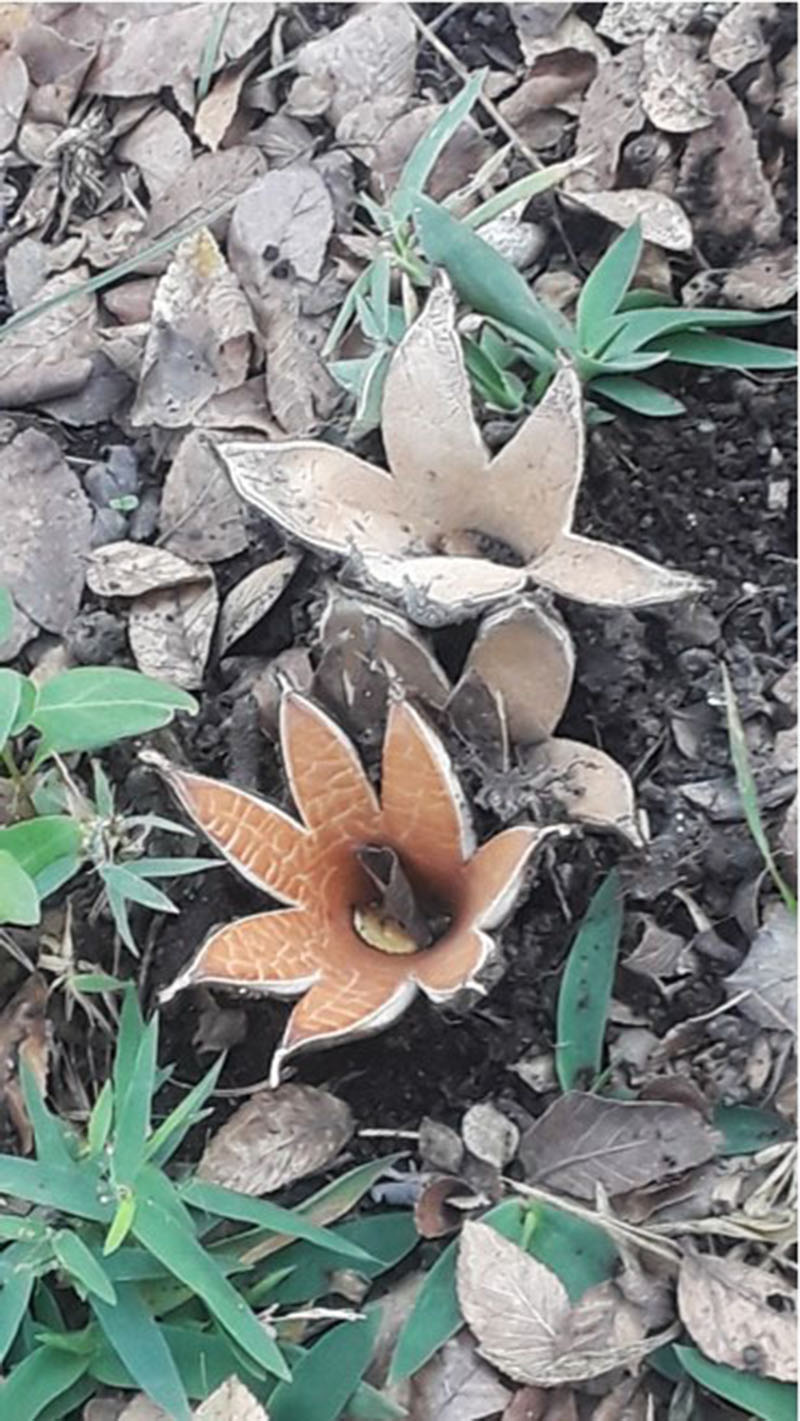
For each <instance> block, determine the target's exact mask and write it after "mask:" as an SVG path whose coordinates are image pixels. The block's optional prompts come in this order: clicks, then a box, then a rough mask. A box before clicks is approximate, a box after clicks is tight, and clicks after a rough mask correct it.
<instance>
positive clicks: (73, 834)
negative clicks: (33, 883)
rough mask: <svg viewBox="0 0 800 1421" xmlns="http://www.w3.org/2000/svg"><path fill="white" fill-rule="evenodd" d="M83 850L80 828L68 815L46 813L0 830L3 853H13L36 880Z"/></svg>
mask: <svg viewBox="0 0 800 1421" xmlns="http://www.w3.org/2000/svg"><path fill="white" fill-rule="evenodd" d="M80 848H81V831H80V827H79V825H78V824H77V823H76V822H75V820H74V819H70V818H69V817H68V816H67V815H65V814H45V815H41V816H40V817H39V818H38V819H25V820H23V821H22V823H20V824H11V825H10V826H9V827H8V828H6V829H0V852H2V851H5V852H6V853H9V854H11V857H12V858H15V859H16V860H17V863H18V864H19V865H20V867H21V868H24V870H25V872H26V873H27V874H29V875H30V877H31V878H33V879H36V878H37V877H38V875H39V874H40V873H42V872H43V871H44V870H45V869H46V868H48V867H49V866H50V865H51V864H54V863H56V861H57V860H59V859H64V858H69V857H71V856H73V855H77V854H79V853H80Z"/></svg>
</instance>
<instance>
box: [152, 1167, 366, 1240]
mask: <svg viewBox="0 0 800 1421" xmlns="http://www.w3.org/2000/svg"><path fill="white" fill-rule="evenodd" d="M180 1197H181V1199H182V1200H183V1202H184V1203H185V1204H188V1205H189V1206H190V1207H191V1208H192V1209H202V1210H203V1211H204V1212H205V1213H209V1214H216V1215H218V1216H219V1217H220V1218H223V1219H232V1220H234V1221H235V1222H236V1223H242V1224H256V1225H257V1226H258V1227H260V1228H267V1229H273V1230H274V1231H275V1233H276V1234H281V1235H286V1236H289V1237H291V1238H304V1239H307V1240H308V1241H309V1242H310V1243H316V1244H318V1245H319V1246H320V1247H321V1248H327V1249H331V1250H332V1251H333V1252H334V1253H338V1254H341V1255H342V1256H344V1257H347V1258H353V1259H356V1260H359V1259H369V1254H367V1253H365V1252H364V1250H363V1248H359V1247H358V1245H357V1244H355V1243H349V1242H348V1241H347V1240H346V1239H343V1238H340V1237H339V1236H338V1235H337V1234H335V1233H330V1232H329V1231H328V1230H327V1229H324V1228H320V1227H319V1225H317V1224H313V1223H308V1222H307V1221H306V1220H305V1219H303V1218H302V1217H301V1216H300V1215H299V1213H298V1210H297V1209H284V1208H281V1206H280V1205H279V1204H273V1203H272V1202H271V1201H270V1200H269V1199H254V1198H252V1197H251V1196H250V1195H249V1194H237V1193H236V1192H235V1190H233V1189H224V1188H223V1187H222V1185H220V1184H207V1183H205V1182H204V1181H203V1180H202V1179H190V1180H189V1182H188V1184H185V1185H184V1186H183V1188H182V1189H181V1191H180Z"/></svg>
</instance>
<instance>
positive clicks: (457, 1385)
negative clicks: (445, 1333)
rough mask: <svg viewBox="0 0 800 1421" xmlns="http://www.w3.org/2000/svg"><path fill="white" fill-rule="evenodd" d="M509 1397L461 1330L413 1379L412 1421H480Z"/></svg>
mask: <svg viewBox="0 0 800 1421" xmlns="http://www.w3.org/2000/svg"><path fill="white" fill-rule="evenodd" d="M510 1395H511V1393H510V1392H509V1390H508V1387H506V1386H504V1385H503V1383H502V1382H501V1380H500V1378H499V1377H498V1375H497V1373H496V1372H494V1371H492V1369H491V1367H489V1366H487V1364H486V1363H485V1362H484V1361H482V1359H481V1358H480V1357H479V1356H478V1353H477V1349H476V1347H475V1342H474V1340H473V1338H472V1337H470V1335H469V1333H468V1332H467V1330H466V1328H462V1329H461V1331H460V1332H458V1333H456V1336H455V1337H451V1338H450V1340H449V1342H445V1344H444V1346H443V1347H441V1348H440V1349H439V1351H438V1352H437V1353H436V1355H435V1356H434V1357H432V1358H431V1360H430V1361H429V1362H426V1364H425V1366H424V1367H422V1368H420V1370H419V1371H418V1372H417V1373H416V1375H415V1376H414V1378H413V1381H412V1383H411V1396H412V1403H411V1404H412V1413H411V1414H412V1415H413V1417H414V1418H415V1421H482V1418H483V1417H487V1416H495V1415H496V1414H497V1412H498V1411H499V1410H500V1408H501V1407H503V1406H505V1404H506V1402H507V1401H508V1400H509V1398H510Z"/></svg>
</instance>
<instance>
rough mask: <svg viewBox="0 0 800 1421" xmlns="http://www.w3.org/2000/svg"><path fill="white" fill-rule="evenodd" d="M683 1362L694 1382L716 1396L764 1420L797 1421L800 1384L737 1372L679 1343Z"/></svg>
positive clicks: (678, 1354) (680, 1359)
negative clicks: (795, 1384) (794, 1384)
mask: <svg viewBox="0 0 800 1421" xmlns="http://www.w3.org/2000/svg"><path fill="white" fill-rule="evenodd" d="M675 1353H676V1355H677V1357H678V1360H679V1361H680V1363H681V1365H682V1366H683V1367H684V1368H685V1369H686V1371H687V1372H688V1373H689V1376H690V1377H692V1378H693V1380H694V1381H696V1382H699V1383H700V1386H703V1387H705V1388H706V1390H707V1391H710V1392H713V1393H714V1395H715V1396H721V1397H722V1398H723V1400H724V1401H729V1402H730V1403H731V1404H732V1405H733V1406H738V1407H739V1410H740V1411H743V1412H744V1413H745V1415H748V1416H758V1417H760V1418H761V1421H797V1387H796V1386H792V1385H791V1383H790V1382H777V1381H774V1380H773V1379H772V1377H758V1376H754V1375H753V1373H752V1372H737V1371H736V1370H735V1369H734V1368H733V1367H726V1366H725V1365H724V1363H722V1362H711V1361H709V1359H708V1357H704V1356H703V1354H702V1352H699V1351H698V1349H697V1348H696V1347H679V1346H677V1345H676V1346H675Z"/></svg>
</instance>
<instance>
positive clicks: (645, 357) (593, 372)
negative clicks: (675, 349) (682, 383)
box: [575, 350, 669, 380]
mask: <svg viewBox="0 0 800 1421" xmlns="http://www.w3.org/2000/svg"><path fill="white" fill-rule="evenodd" d="M665 360H669V351H666V350H653V351H634V353H633V355H620V356H619V357H618V358H616V359H615V358H614V357H612V356H606V355H598V356H594V355H583V354H580V353H579V354H578V355H576V356H575V368H576V370H577V372H578V374H579V375H580V377H581V379H582V380H594V379H595V377H596V376H598V375H599V376H601V377H603V376H606V375H637V374H639V373H641V372H642V371H644V370H652V369H654V367H655V366H656V365H663V364H664V361H665Z"/></svg>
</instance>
